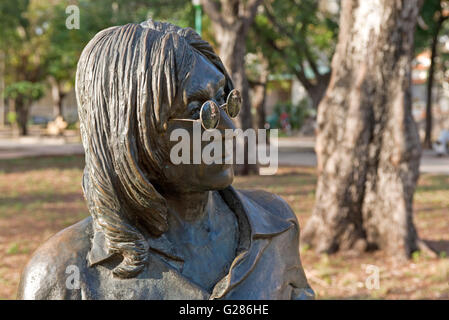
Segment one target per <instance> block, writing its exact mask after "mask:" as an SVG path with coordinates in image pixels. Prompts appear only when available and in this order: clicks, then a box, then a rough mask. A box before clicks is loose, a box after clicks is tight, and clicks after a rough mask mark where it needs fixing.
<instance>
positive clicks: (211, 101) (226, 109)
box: [169, 89, 242, 130]
mask: <svg viewBox="0 0 449 320" xmlns="http://www.w3.org/2000/svg"><path fill="white" fill-rule="evenodd" d="M234 92H238V93H239V95H240V97H241V96H242V93H241V92H240V90H238V89H232V90H231V91H230V92H229V94H228V96H227V97H226V102H225V103H223V104H222V105H220V106H219V105H218V104H217V103H216V102H215V101H214V100H212V99H209V100H207V101H204V103H203V104H202V105H201V108H200V117H199V118H198V119H179V118H173V119H169V121H189V122H201V126H202V127H203V129H204V130H213V129H216V128H217V127H218V124H219V123H220V119H221V116H220V113H218V121H217V124H216V125H215V127H213V128H206V127H205V126H204V124H203V120H202V118H201V115H202V112H203V108H204V106H205V105H206V103H213V104H215V105H216V106H217V107H218V108H219V109H222V110H225V112H226V114H227V115H228V116H229V117H230V118H231V119H234V118H236V117H237V116H238V115H239V113H240V110H241V108H242V104H241V103H240V107H239V111H238V112H237V114H236V115H235V116H233V117H232V116H231V115H230V114H229V112H228V108H227V106H228V102H229V97H231V94H233V93H234Z"/></svg>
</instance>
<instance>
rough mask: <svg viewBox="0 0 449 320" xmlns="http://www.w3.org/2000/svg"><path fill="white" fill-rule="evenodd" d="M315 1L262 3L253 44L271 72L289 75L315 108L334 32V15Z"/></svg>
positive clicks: (324, 84)
mask: <svg viewBox="0 0 449 320" xmlns="http://www.w3.org/2000/svg"><path fill="white" fill-rule="evenodd" d="M319 3H320V2H319V1H316V0H292V1H283V0H274V1H271V0H270V1H268V0H265V2H264V11H263V12H261V13H260V14H259V15H258V16H257V17H256V22H255V24H254V27H253V29H254V35H253V36H252V38H254V39H255V45H256V46H258V47H259V48H260V49H261V50H262V51H263V53H264V55H266V56H267V57H269V59H270V61H271V62H272V64H271V67H272V69H271V70H272V71H275V72H278V73H290V74H293V75H295V76H296V77H297V79H298V80H299V81H300V82H301V84H302V85H303V86H304V88H305V89H306V91H307V93H308V95H309V97H310V99H311V101H312V106H313V107H314V108H317V107H318V104H319V102H320V101H321V99H322V97H323V95H324V93H325V91H326V88H327V86H328V83H329V79H330V74H331V71H330V60H331V57H332V55H333V53H334V50H335V44H336V40H337V33H338V23H337V21H336V20H337V18H338V13H337V12H331V11H329V10H326V8H322V7H320V6H319Z"/></svg>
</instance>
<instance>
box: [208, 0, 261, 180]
mask: <svg viewBox="0 0 449 320" xmlns="http://www.w3.org/2000/svg"><path fill="white" fill-rule="evenodd" d="M261 2H262V0H248V1H240V0H221V1H220V5H218V3H217V2H216V1H214V0H202V1H201V3H202V5H203V9H204V11H205V12H206V13H207V14H208V15H209V16H210V18H211V21H212V26H213V28H214V32H215V34H216V35H217V41H218V43H219V46H220V57H221V59H222V61H223V63H224V65H225V67H226V69H227V70H228V72H229V74H230V76H231V78H232V80H233V82H234V86H235V88H237V89H239V90H240V91H241V93H242V99H243V103H242V109H241V111H240V115H239V119H240V123H239V125H240V127H241V129H242V130H246V129H250V128H253V117H252V114H251V102H250V100H249V84H248V78H247V76H246V71H245V55H246V36H247V35H248V31H249V28H250V26H251V24H252V23H253V21H254V17H255V16H256V13H257V7H258V6H259V4H260V3H261ZM245 140H246V139H245ZM244 150H245V159H248V148H247V141H245V148H244ZM234 169H235V172H236V173H237V174H241V175H247V174H250V173H258V172H259V170H258V166H257V165H249V164H247V163H246V161H245V164H244V165H237V166H235V168H234Z"/></svg>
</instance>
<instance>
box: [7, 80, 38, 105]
mask: <svg viewBox="0 0 449 320" xmlns="http://www.w3.org/2000/svg"><path fill="white" fill-rule="evenodd" d="M44 92H45V89H44V86H43V85H42V84H41V83H32V82H30V81H19V82H15V83H12V84H10V85H9V86H7V87H6V88H5V97H6V98H10V99H17V98H22V99H23V100H27V101H34V100H39V99H40V98H42V96H43V95H44Z"/></svg>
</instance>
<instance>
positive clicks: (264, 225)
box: [87, 186, 293, 268]
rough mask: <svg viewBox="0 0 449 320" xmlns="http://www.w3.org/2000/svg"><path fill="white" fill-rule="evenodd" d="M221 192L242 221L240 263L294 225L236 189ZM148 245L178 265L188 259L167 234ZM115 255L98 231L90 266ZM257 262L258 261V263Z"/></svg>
mask: <svg viewBox="0 0 449 320" xmlns="http://www.w3.org/2000/svg"><path fill="white" fill-rule="evenodd" d="M219 192H220V194H221V196H222V197H223V199H224V201H225V202H226V203H227V204H228V206H229V207H230V208H231V209H232V210H233V211H234V212H235V214H236V216H237V219H238V224H239V235H240V236H239V246H238V249H237V258H236V260H237V259H238V258H239V257H243V256H244V255H241V253H244V252H248V250H249V249H250V247H251V244H252V242H253V240H257V239H267V238H271V237H273V236H276V235H278V234H280V233H283V232H284V231H286V230H288V229H290V228H291V227H292V226H293V224H292V222H290V221H288V220H286V219H282V218H280V217H279V216H278V215H276V214H273V213H271V212H270V211H268V210H266V209H265V208H263V207H262V206H260V205H259V204H258V203H257V202H255V201H253V200H251V199H250V198H249V197H247V196H246V195H244V194H243V193H241V192H240V191H237V190H235V189H234V188H233V187H232V186H229V187H227V188H226V189H224V190H221V191H219ZM148 243H149V247H150V250H151V251H152V252H154V253H156V254H159V255H162V256H164V257H165V258H168V259H169V260H171V261H172V262H173V263H174V264H177V263H182V261H183V260H184V259H183V257H182V254H181V253H180V252H179V250H177V247H176V246H174V245H172V244H171V243H170V241H169V240H168V239H167V238H166V237H165V236H164V235H162V236H160V237H159V238H151V239H150V240H149V241H148ZM112 256H113V254H112V253H109V252H108V250H107V246H106V238H105V235H104V233H103V232H102V231H101V230H98V229H96V230H94V237H93V239H92V246H91V249H90V251H89V253H88V256H87V260H88V263H89V266H94V265H96V264H99V263H101V262H103V261H105V260H107V259H109V258H110V257H112ZM256 256H257V255H256ZM256 256H254V258H255V257H256ZM256 261H257V259H255V260H254V263H255V262H256ZM231 268H232V267H231Z"/></svg>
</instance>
